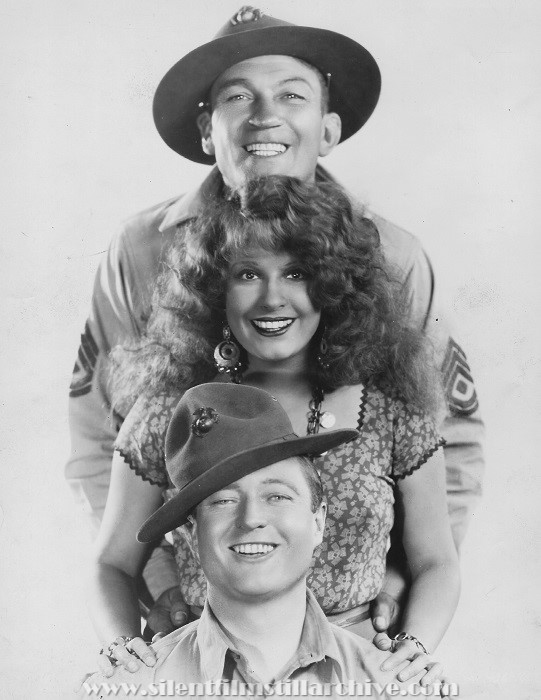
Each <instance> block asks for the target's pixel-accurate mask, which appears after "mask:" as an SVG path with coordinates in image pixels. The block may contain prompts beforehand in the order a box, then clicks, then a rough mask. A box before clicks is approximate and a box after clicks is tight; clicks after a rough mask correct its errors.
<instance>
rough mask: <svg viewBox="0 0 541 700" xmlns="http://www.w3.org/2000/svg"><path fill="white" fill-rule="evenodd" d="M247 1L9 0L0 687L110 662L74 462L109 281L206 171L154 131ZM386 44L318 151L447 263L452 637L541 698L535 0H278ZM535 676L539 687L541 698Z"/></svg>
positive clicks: (450, 647)
mask: <svg viewBox="0 0 541 700" xmlns="http://www.w3.org/2000/svg"><path fill="white" fill-rule="evenodd" d="M240 4H241V3H240V0H234V1H233V0H199V1H198V2H187V1H183V0H154V1H151V0H114V1H113V2H112V1H111V0H108V1H105V0H93V1H92V2H90V1H87V2H85V1H84V0H66V1H65V2H62V0H4V3H3V4H2V8H1V9H0V33H1V36H0V51H1V54H2V59H3V60H2V65H3V67H4V68H3V71H2V77H1V78H0V82H1V89H2V100H1V108H0V109H1V112H0V128H1V133H2V147H3V148H2V150H3V156H2V163H3V165H2V168H1V174H0V182H1V183H2V190H3V193H4V194H3V197H2V210H3V211H2V224H3V231H2V237H1V242H0V245H1V258H0V260H1V275H0V285H1V287H0V289H1V293H2V300H3V303H2V306H1V319H2V357H3V362H2V399H1V401H0V425H1V427H2V442H1V445H2V470H1V480H2V488H1V496H0V499H1V501H0V504H1V509H2V512H1V514H0V516H1V517H2V527H1V530H0V558H1V563H2V579H1V584H0V585H1V591H0V616H1V617H0V659H1V668H2V672H1V673H2V678H1V680H0V686H1V687H2V696H3V697H10V698H25V699H26V698H34V697H36V698H38V697H39V698H54V699H55V700H58V698H69V697H71V686H72V685H73V684H74V682H75V680H76V679H77V677H78V676H79V675H80V674H82V672H84V671H85V670H88V669H91V668H92V667H93V666H94V663H93V657H94V653H95V650H96V647H97V642H96V639H95V637H94V634H93V632H92V630H91V627H90V624H89V622H88V619H87V614H86V610H85V607H84V574H85V566H86V560H87V557H88V548H89V538H88V535H87V534H86V530H85V523H84V518H83V516H82V515H81V513H80V512H79V511H78V509H77V508H76V507H75V505H74V504H73V503H72V499H71V494H70V493H69V491H68V488H67V486H66V485H65V483H64V480H63V473H62V471H63V463H64V462H65V459H66V457H67V453H68V430H67V417H66V395H67V386H68V384H69V380H70V373H71V368H72V366H73V362H74V359H75V355H76V351H77V347H78V342H79V338H78V336H79V334H80V332H81V330H82V328H83V325H84V321H85V316H86V313H87V309H88V302H89V298H90V293H91V285H92V280H93V275H94V272H95V270H96V266H97V263H98V260H99V256H100V254H101V253H102V252H103V251H104V250H105V249H106V247H107V244H108V241H109V239H110V236H111V234H112V232H113V231H114V230H115V228H116V226H117V225H118V223H119V222H120V221H121V220H122V219H123V218H125V217H127V216H128V215H130V214H132V213H134V212H136V211H138V210H140V209H143V208H144V207H146V206H149V205H151V204H154V203H156V202H158V201H161V200H164V199H166V198H168V197H170V196H173V195H175V194H177V193H180V192H182V191H183V190H185V189H187V188H189V187H191V186H193V184H194V183H195V182H197V181H199V180H200V179H202V177H203V176H204V174H205V172H206V168H205V167H204V166H196V165H194V164H191V163H189V162H187V161H184V160H183V159H181V158H180V157H179V156H177V155H176V154H175V153H173V152H172V151H170V150H168V148H167V147H166V146H165V145H164V144H163V143H162V142H161V140H160V138H159V137H158V135H157V133H156V132H155V129H154V126H153V123H152V117H151V100H152V95H153V90H154V88H155V86H156V84H157V82H158V81H159V79H160V78H161V76H162V75H163V74H164V73H165V71H166V70H167V69H168V68H169V67H170V65H172V64H173V63H174V62H175V61H176V60H177V59H178V58H179V57H180V56H182V55H183V54H184V53H186V52H187V51H189V50H191V49H192V48H194V47H195V46H197V45H199V44H200V43H203V42H205V41H207V40H209V39H210V37H211V36H212V35H213V34H214V33H215V32H216V31H217V30H218V28H219V27H220V26H221V25H222V24H223V23H224V22H225V20H226V19H227V18H228V17H229V16H230V15H232V14H233V12H234V11H236V10H237V9H238V7H239V5H240ZM263 9H267V10H268V11H269V12H270V13H271V14H274V15H276V16H278V17H282V18H284V19H288V20H289V21H293V22H296V23H306V24H312V25H315V26H324V27H327V28H329V29H333V30H335V31H339V32H343V33H345V34H349V35H350V36H352V37H353V38H355V39H357V40H358V41H360V42H361V43H363V44H364V45H365V46H366V47H367V48H368V49H369V50H370V51H371V52H372V53H373V55H374V56H375V57H376V59H377V60H378V62H379V64H380V67H381V70H382V74H383V92H382V97H381V101H380V104H379V106H378V108H377V110H376V112H375V114H374V116H373V117H372V118H371V119H370V121H369V122H368V124H367V125H366V127H365V128H364V129H362V131H361V132H360V133H359V134H357V135H356V136H354V137H353V138H352V139H350V140H349V141H348V142H346V144H344V145H342V146H340V147H339V148H338V149H337V150H336V151H335V153H333V154H332V155H331V156H330V157H328V158H327V159H326V161H325V163H324V164H325V165H326V166H327V167H329V169H330V170H331V171H332V172H333V173H334V174H335V175H336V176H337V177H338V178H339V179H341V180H342V182H343V183H344V184H345V185H347V186H348V187H349V188H351V189H352V190H354V191H356V192H357V193H358V194H359V195H360V196H361V197H363V198H364V199H365V200H366V201H367V202H368V203H369V205H370V206H371V207H372V208H373V209H374V210H375V211H377V212H378V213H380V214H383V215H384V216H386V217H387V218H389V219H391V220H393V221H395V222H396V223H398V224H400V225H402V226H404V227H406V228H408V229H409V230H411V231H413V232H414V233H416V234H417V235H418V236H419V237H420V238H421V240H422V242H423V244H424V245H425V247H426V249H427V250H428V251H429V254H430V256H431V257H432V260H433V263H434V265H435V267H436V270H437V278H438V282H439V284H440V286H441V287H442V289H444V290H445V293H446V295H447V297H448V300H449V306H450V308H451V309H453V311H454V313H455V315H456V319H457V322H458V326H459V328H460V330H461V340H462V344H463V345H464V347H465V349H466V350H467V352H468V356H469V359H470V364H471V366H472V369H473V372H474V376H475V378H476V382H477V386H478V392H479V395H480V399H481V401H482V406H483V409H484V415H485V418H486V422H487V428H488V437H487V449H486V456H487V463H488V467H487V474H486V493H485V497H484V499H483V501H482V503H481V504H480V506H479V508H478V510H477V511H476V513H475V517H474V520H473V523H472V525H471V529H470V532H469V535H468V539H467V541H466V544H465V547H464V551H463V557H462V559H463V594H462V600H461V603H460V606H459V609H458V612H457V614H456V617H455V620H454V622H453V624H452V626H451V628H450V630H449V632H448V634H447V637H446V639H445V640H444V642H443V643H442V645H441V647H440V650H439V653H440V656H441V657H442V658H443V660H444V661H445V662H446V664H447V666H448V668H449V671H450V675H451V677H452V678H453V679H456V680H457V681H458V682H460V684H461V687H462V692H463V695H462V696H463V697H471V698H491V700H494V699H495V698H498V699H499V698H502V699H503V698H505V699H506V700H507V699H508V698H513V700H516V699H517V700H526V699H527V698H532V699H533V698H534V697H538V694H537V693H538V692H539V689H540V687H541V681H540V680H539V672H538V666H539V653H538V648H539V644H540V642H541V638H540V635H539V627H540V626H541V612H540V606H539V593H538V587H539V583H540V580H539V578H540V577H539V573H540V564H539V552H540V534H541V528H540V519H539V511H540V507H539V504H538V501H539V494H540V492H541V491H540V486H541V484H540V475H539V468H538V459H536V457H537V454H538V451H539V450H538V448H537V444H538V443H537V440H538V435H539V432H540V429H539V425H538V422H539V417H540V414H541V412H540V410H539V408H540V403H541V398H540V388H541V387H540V384H541V382H540V364H539V363H540V353H539V347H540V343H541V333H540V331H539V318H540V317H541V294H540V288H539V284H538V270H539V267H540V263H541V260H540V258H541V256H540V252H541V250H540V249H541V243H540V237H539V231H538V230H537V229H538V228H539V225H538V218H539V210H538V207H537V200H538V199H539V195H537V196H536V193H538V190H539V182H540V177H539V176H540V174H541V173H540V169H541V166H540V163H541V153H540V151H541V148H540V140H539V138H538V131H539V126H540V121H539V118H540V111H541V101H540V96H539V82H540V78H541V75H540V73H541V70H540V69H541V51H540V48H539V20H540V18H541V11H540V10H539V9H538V3H537V2H535V0H523V1H522V2H520V3H518V2H516V1H514V0H478V1H477V2H475V3H473V2H471V1H468V0H409V2H405V1H403V0H395V1H390V0H339V1H338V0H334V2H332V1H331V0H325V1H322V0H289V1H286V0H269V2H267V3H265V5H264V6H263ZM536 691H537V692H536Z"/></svg>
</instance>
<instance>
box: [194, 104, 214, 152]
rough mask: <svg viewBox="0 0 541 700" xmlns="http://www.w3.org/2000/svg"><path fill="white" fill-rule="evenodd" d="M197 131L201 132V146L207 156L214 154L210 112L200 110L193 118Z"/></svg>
mask: <svg viewBox="0 0 541 700" xmlns="http://www.w3.org/2000/svg"><path fill="white" fill-rule="evenodd" d="M195 123H196V124H197V128H198V129H199V133H200V134H201V148H202V149H203V152H204V153H206V154H207V156H213V155H214V144H213V142H212V118H211V116H210V112H201V114H200V115H199V116H198V117H197V119H196V120H195Z"/></svg>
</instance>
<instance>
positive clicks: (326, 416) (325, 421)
mask: <svg viewBox="0 0 541 700" xmlns="http://www.w3.org/2000/svg"><path fill="white" fill-rule="evenodd" d="M335 423H336V416H335V415H334V413H330V411H324V412H323V413H322V414H321V416H320V418H319V424H320V426H321V427H322V428H327V429H328V428H332V427H333V426H334V424H335Z"/></svg>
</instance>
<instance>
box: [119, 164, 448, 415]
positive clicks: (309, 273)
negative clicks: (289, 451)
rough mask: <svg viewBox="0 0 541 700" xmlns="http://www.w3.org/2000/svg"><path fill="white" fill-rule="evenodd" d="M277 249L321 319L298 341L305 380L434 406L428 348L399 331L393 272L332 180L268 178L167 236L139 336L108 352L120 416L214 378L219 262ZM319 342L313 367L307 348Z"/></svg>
mask: <svg viewBox="0 0 541 700" xmlns="http://www.w3.org/2000/svg"><path fill="white" fill-rule="evenodd" d="M253 246H255V247H261V248H263V249H264V250H266V251H272V252H286V253H288V254H290V255H291V256H292V257H293V258H295V259H296V260H297V261H298V262H299V265H300V267H301V269H302V270H303V272H304V273H305V275H306V278H307V280H308V294H309V297H310V299H311V301H312V304H313V306H314V307H315V308H316V309H318V310H320V311H321V322H320V326H319V329H318V331H317V333H316V334H315V336H314V337H313V338H312V340H311V341H310V349H311V351H310V353H309V356H310V358H311V359H310V361H309V364H310V366H309V367H308V368H307V369H308V371H309V373H310V377H311V381H312V382H313V384H314V385H315V386H318V387H319V388H321V389H322V390H324V391H332V390H334V389H337V388H339V387H341V386H345V385H350V384H357V383H363V384H368V385H372V386H375V387H377V388H379V389H380V390H382V391H384V392H385V393H388V394H392V395H395V396H398V397H400V398H401V399H403V400H404V401H406V402H408V403H412V404H414V405H416V406H417V407H419V408H422V409H423V410H426V411H428V412H434V411H435V410H436V408H437V405H438V386H437V385H438V382H437V380H436V373H435V371H434V362H433V360H432V359H431V358H430V357H429V354H430V353H429V350H430V347H429V343H428V342H427V339H426V338H425V336H424V334H423V332H422V330H420V329H417V328H414V327H413V326H412V325H411V323H410V318H411V314H410V312H409V302H408V298H407V295H406V293H405V291H404V287H403V283H402V282H401V281H400V275H399V274H397V271H393V270H391V269H390V267H389V265H388V264H386V262H385V260H384V258H383V255H382V251H381V248H380V241H379V234H378V231H377V228H376V226H375V225H374V223H373V222H372V221H371V220H370V219H368V218H365V217H364V216H363V215H362V214H359V213H354V212H353V210H352V206H351V203H350V200H349V197H348V196H347V194H346V193H345V192H344V191H343V189H342V188H341V187H340V186H339V185H337V184H335V183H333V182H320V183H303V182H300V181H299V180H297V179H295V178H289V177H284V176H270V177H265V178H260V179H258V180H254V181H252V182H250V183H249V184H248V185H247V186H246V188H245V189H244V190H243V191H242V192H240V193H237V194H236V195H235V196H234V197H233V198H231V199H228V200H227V199H219V200H216V201H215V202H214V203H213V204H212V205H211V206H210V207H209V208H208V210H207V211H206V212H205V214H204V215H202V216H200V217H199V218H197V219H196V220H193V221H191V222H190V223H189V224H188V225H187V226H185V227H183V228H182V229H179V231H178V232H177V235H176V238H175V240H174V241H173V243H172V245H171V247H170V249H169V251H168V253H167V257H166V263H165V266H164V269H163V272H162V273H161V274H160V276H159V278H158V282H157V285H156V289H155V292H154V296H153V304H152V312H151V316H150V319H149V323H148V325H147V328H146V331H145V333H144V335H143V336H142V338H141V339H140V340H139V341H138V342H136V343H132V344H131V345H126V346H123V347H118V348H116V349H115V350H113V352H112V371H111V375H110V376H111V390H112V397H113V404H114V406H115V408H116V410H117V411H118V412H120V413H121V414H125V413H126V411H127V410H128V408H129V407H130V406H131V405H132V404H133V402H134V401H135V400H136V399H137V397H138V396H139V395H141V394H145V395H150V396H152V395H155V394H160V393H165V394H167V393H171V392H181V391H184V390H186V389H187V388H189V387H191V386H195V385H196V384H199V383H202V382H206V381H211V380H212V379H213V378H214V377H215V376H216V367H215V365H214V362H213V352H214V347H215V346H216V345H217V344H218V343H219V342H220V340H222V328H223V324H224V322H225V296H226V285H227V275H228V268H229V265H230V261H231V260H232V259H234V258H235V256H236V255H237V254H238V253H239V252H242V251H245V250H246V249H247V247H253ZM323 333H324V334H325V339H326V345H327V352H326V354H325V362H324V363H321V362H317V360H316V355H317V348H319V346H320V342H321V336H322V334H323Z"/></svg>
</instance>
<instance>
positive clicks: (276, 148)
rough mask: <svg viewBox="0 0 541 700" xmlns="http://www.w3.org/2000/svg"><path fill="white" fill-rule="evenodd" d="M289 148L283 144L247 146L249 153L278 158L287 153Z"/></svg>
mask: <svg viewBox="0 0 541 700" xmlns="http://www.w3.org/2000/svg"><path fill="white" fill-rule="evenodd" d="M286 149H287V146H285V145H284V144H283V143H250V144H248V146H246V150H247V151H248V153H251V154H252V155H256V156H263V157H268V156H278V155H280V153H285V152H286Z"/></svg>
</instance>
